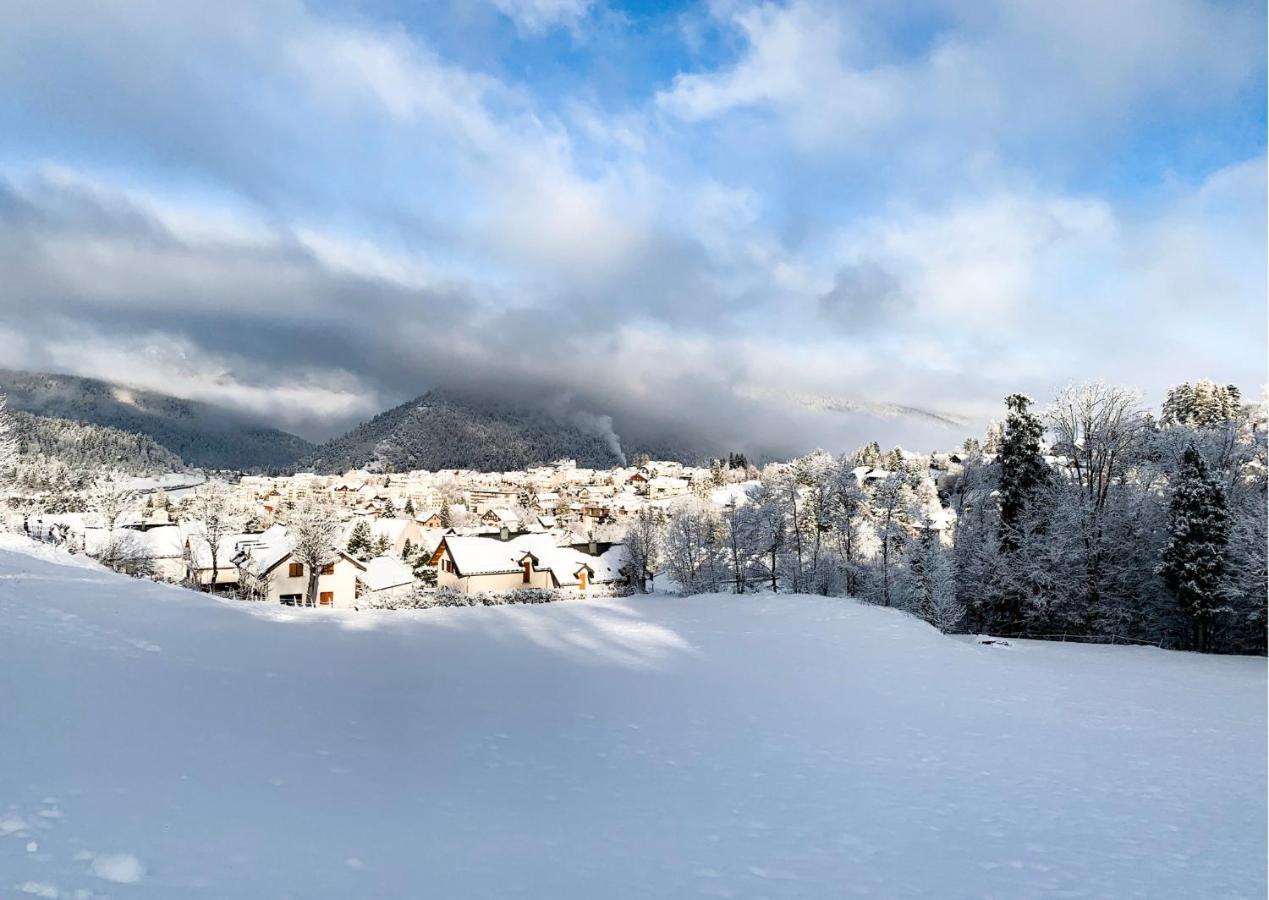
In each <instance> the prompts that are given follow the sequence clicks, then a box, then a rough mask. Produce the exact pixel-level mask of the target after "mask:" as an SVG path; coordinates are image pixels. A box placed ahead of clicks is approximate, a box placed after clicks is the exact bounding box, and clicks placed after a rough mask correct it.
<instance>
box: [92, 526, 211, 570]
mask: <svg viewBox="0 0 1269 900" xmlns="http://www.w3.org/2000/svg"><path fill="white" fill-rule="evenodd" d="M109 534H110V532H109V531H108V530H107V529H105V528H96V527H90V528H86V529H84V551H85V552H86V553H87V554H88V555H89V556H93V555H96V554H97V553H100V552H101V551H102V549H104V548H105V546H106V543H107V541H108V540H109ZM114 536H115V538H116V539H117V540H127V541H128V542H129V543H130V544H131V545H132V546H134V547H136V548H137V549H138V550H139V551H140V552H141V553H143V554H145V555H146V556H147V557H149V558H150V559H164V558H172V557H179V556H181V555H182V554H183V553H184V552H185V541H184V538H183V536H182V534H181V528H180V526H178V525H162V526H160V527H158V528H147V529H145V530H144V531H142V530H139V529H134V528H116V529H115V531H114ZM204 543H205V542H204ZM224 558H225V561H226V565H227V564H228V560H229V557H228V556H225V557H224ZM208 565H210V563H209V564H208Z"/></svg>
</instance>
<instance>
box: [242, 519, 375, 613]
mask: <svg viewBox="0 0 1269 900" xmlns="http://www.w3.org/2000/svg"><path fill="white" fill-rule="evenodd" d="M233 564H234V565H235V566H236V567H237V569H238V580H239V583H240V584H241V585H242V588H243V590H244V591H246V592H247V593H248V594H249V595H251V596H254V597H256V598H258V599H260V600H270V601H273V602H276V603H283V604H286V605H288V606H303V605H305V594H306V592H307V591H308V578H309V574H310V573H309V571H308V567H307V566H306V565H305V564H304V563H302V562H299V561H297V560H296V559H295V556H294V554H293V553H292V552H291V544H290V541H289V540H288V539H287V534H286V529H285V528H284V527H283V526H281V525H275V526H274V527H273V528H270V529H269V530H268V531H266V532H264V533H263V534H259V535H256V536H255V539H253V540H250V541H246V542H244V543H243V544H242V545H241V546H240V548H239V550H238V552H237V554H235V556H234V559H233ZM365 570H366V567H365V566H364V565H362V564H361V563H360V562H358V561H357V560H355V559H353V558H352V557H351V556H349V555H348V554H347V553H342V552H337V553H335V554H334V555H333V556H332V558H331V561H330V562H328V563H326V564H325V565H323V566H322V569H321V572H320V574H319V575H318V579H317V605H319V606H352V605H353V604H354V603H355V601H356V599H357V575H358V573H360V572H364V571H365Z"/></svg>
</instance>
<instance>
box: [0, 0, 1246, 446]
mask: <svg viewBox="0 0 1269 900" xmlns="http://www.w3.org/2000/svg"><path fill="white" fill-rule="evenodd" d="M1265 34H1266V22H1265V7H1264V4H1263V3H1259V2H1236V0H1221V2H1206V0H1121V2H1116V3H1105V2H1099V0H1072V2H1067V3H1061V4H1054V3H1048V2H1038V0H1036V2H1032V0H981V2H975V3H958V2H940V0H929V2H926V0H916V2H911V3H902V4H896V3H891V2H884V0H863V2H854V3H847V2H830V3H819V2H813V0H790V2H785V3H752V2H743V0H736V2H730V0H719V2H713V3H684V4H661V3H624V4H623V3H617V2H605V0H454V2H446V0H438V2H435V3H420V2H411V0H383V2H379V0H360V2H343V0H320V2H319V0H313V2H307V3H305V2H299V0H250V2H246V0H222V2H217V3H215V4H208V3H204V2H185V0H128V2H123V0H120V2H103V3H98V4H90V5H85V4H82V3H76V2H61V0H42V2H40V3H38V4H33V3H24V2H19V0H0V85H3V88H0V365H4V366H8V367H14V368H29V369H37V370H46V371H58V372H68V373H71V374H80V375H89V376H94V377H101V378H107V379H111V380H116V381H121V382H125V383H128V384H132V385H136V386H139V387H145V388H151V389H155V390H160V391H165V392H167V393H172V394H176V395H178V396H184V397H191V398H195V399H200V400H206V401H211V402H215V403H220V404H224V405H228V406H232V407H235V408H238V409H242V410H245V411H249V412H251V413H253V414H256V415H258V416H260V417H261V418H263V419H265V420H267V421H269V422H271V423H273V424H275V425H278V426H280V427H283V428H287V429H290V430H293V431H295V432H297V433H300V434H303V435H304V436H306V437H310V438H315V439H317V438H322V437H326V436H329V435H331V434H334V433H337V432H338V431H340V430H342V429H344V428H346V427H347V426H349V425H350V424H353V423H355V422H357V421H360V420H363V419H365V418H368V417H369V416H371V415H373V414H374V413H375V412H378V411H379V410H381V409H384V408H386V407H388V406H391V405H395V404H397V403H400V402H402V401H404V400H406V399H408V398H410V397H413V396H415V395H417V394H419V393H421V392H423V391H424V390H426V389H428V388H431V387H433V386H437V385H441V384H454V385H480V386H484V387H487V388H488V389H489V390H495V391H500V392H504V393H507V394H509V395H511V396H515V397H523V398H525V399H526V401H531V400H538V401H540V402H542V403H545V404H549V405H551V406H552V408H559V409H563V410H567V411H568V415H570V416H572V417H573V418H574V419H576V418H577V417H578V416H583V417H584V416H596V417H602V416H604V415H613V416H614V417H615V418H616V420H617V423H618V425H619V426H620V427H623V428H626V429H627V430H630V429H634V430H637V431H639V433H641V434H642V433H647V432H648V430H649V429H651V430H656V429H661V430H662V431H663V432H665V433H674V432H676V431H681V432H682V433H683V434H690V435H698V436H700V437H702V438H703V439H707V440H709V441H711V442H714V443H715V444H717V445H720V446H727V447H733V446H734V447H737V448H742V449H746V450H748V451H750V452H752V453H767V454H772V455H779V454H789V453H795V452H802V451H805V450H809V449H811V448H812V447H816V446H822V447H826V448H827V449H830V450H833V451H835V452H836V451H840V450H843V449H851V448H853V446H855V445H857V444H858V443H860V442H862V441H863V440H870V439H874V438H875V439H877V440H879V441H881V443H883V444H885V445H890V444H895V443H904V444H905V445H907V446H912V447H914V448H915V449H929V448H932V447H935V446H944V447H946V446H951V445H954V444H957V443H959V442H960V440H961V439H963V438H964V437H965V436H967V435H971V434H978V433H981V432H982V430H983V427H984V426H985V425H986V423H987V422H988V420H989V419H991V418H993V417H998V416H1000V414H1001V410H1002V409H1003V398H1004V397H1005V396H1006V395H1007V394H1010V393H1013V392H1016V391H1022V392H1025V393H1028V394H1030V395H1032V396H1033V397H1035V398H1036V399H1037V401H1039V403H1040V405H1041V406H1043V404H1044V402H1045V401H1046V400H1047V399H1048V398H1050V397H1052V396H1053V394H1054V393H1055V392H1056V391H1057V390H1058V389H1059V388H1060V387H1061V386H1063V385H1064V384H1066V383H1068V382H1071V381H1077V382H1082V381H1090V380H1098V379H1100V380H1105V381H1109V382H1114V383H1119V384H1124V385H1128V386H1131V387H1133V388H1136V389H1138V390H1140V391H1141V392H1142V395H1143V398H1144V400H1145V401H1146V402H1147V403H1150V404H1157V403H1158V402H1159V401H1160V400H1161V398H1162V395H1163V392H1164V391H1165V390H1166V389H1167V387H1168V386H1169V385H1172V384H1176V383H1179V382H1181V381H1186V380H1194V379H1197V378H1203V377H1208V378H1213V379H1215V380H1217V381H1219V382H1222V383H1236V384H1239V385H1240V386H1241V387H1242V388H1243V389H1244V391H1245V392H1250V393H1253V394H1258V393H1259V392H1260V391H1261V390H1263V385H1264V383H1265V380H1266V376H1265V371H1266V364H1267V360H1266V303H1265V283H1266V253H1265V250H1266V203H1265V201H1266V192H1265V180H1266V166H1265V128H1266V122H1265V108H1266V89H1265V64H1266V60H1265Z"/></svg>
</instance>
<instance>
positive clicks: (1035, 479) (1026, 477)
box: [998, 394, 1049, 549]
mask: <svg viewBox="0 0 1269 900" xmlns="http://www.w3.org/2000/svg"><path fill="white" fill-rule="evenodd" d="M1031 403H1032V401H1031V398H1030V397H1027V396H1025V395H1023V394H1010V395H1009V397H1007V398H1006V399H1005V404H1006V405H1007V406H1008V407H1009V414H1008V415H1007V416H1006V417H1005V425H1004V431H1003V433H1002V435H1001V438H1000V452H999V460H998V461H999V464H1000V526H1001V528H1000V539H1001V542H1002V546H1003V547H1005V548H1006V549H1009V548H1010V547H1011V546H1012V545H1013V543H1014V542H1015V538H1014V533H1015V531H1016V529H1017V528H1018V527H1019V526H1020V524H1021V521H1022V519H1023V516H1024V515H1025V514H1026V512H1027V511H1028V507H1029V506H1030V505H1031V503H1032V501H1033V500H1034V499H1035V496H1036V494H1037V493H1038V492H1039V491H1040V489H1041V488H1042V487H1043V486H1044V484H1045V482H1046V481H1047V480H1048V477H1049V467H1048V465H1047V464H1046V463H1045V461H1044V456H1043V455H1042V453H1041V450H1040V439H1041V438H1042V437H1043V436H1044V426H1043V425H1042V424H1041V422H1040V419H1039V418H1038V417H1037V416H1036V415H1035V414H1033V413H1032V412H1031V410H1030V407H1031Z"/></svg>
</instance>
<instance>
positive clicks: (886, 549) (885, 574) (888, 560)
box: [873, 472, 913, 606]
mask: <svg viewBox="0 0 1269 900" xmlns="http://www.w3.org/2000/svg"><path fill="white" fill-rule="evenodd" d="M912 501H913V498H912V490H911V487H910V486H909V483H908V476H907V474H906V473H904V472H891V473H890V474H889V475H887V476H886V477H885V478H884V479H882V481H881V483H880V484H878V485H877V487H876V490H875V491H874V492H873V505H874V507H875V508H876V516H877V536H878V537H879V538H880V539H881V601H882V605H883V606H890V605H891V604H892V601H893V596H894V592H893V582H894V574H893V573H894V562H895V555H896V553H897V552H898V550H899V547H900V545H901V544H902V541H903V539H904V537H905V535H906V531H905V529H904V527H903V525H904V522H905V520H906V519H907V518H908V516H909V508H910V507H911V505H912Z"/></svg>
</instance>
